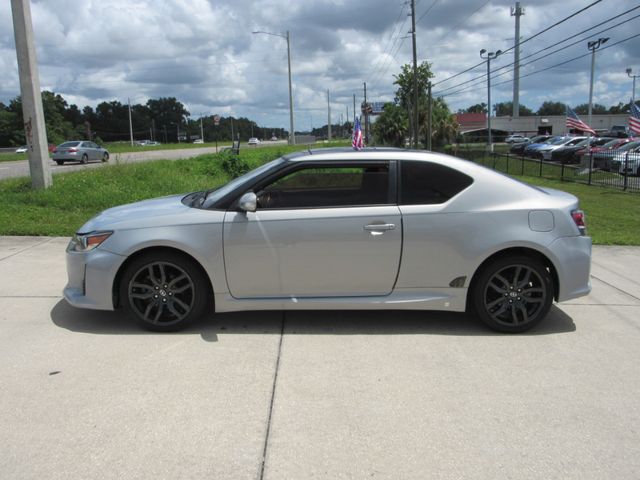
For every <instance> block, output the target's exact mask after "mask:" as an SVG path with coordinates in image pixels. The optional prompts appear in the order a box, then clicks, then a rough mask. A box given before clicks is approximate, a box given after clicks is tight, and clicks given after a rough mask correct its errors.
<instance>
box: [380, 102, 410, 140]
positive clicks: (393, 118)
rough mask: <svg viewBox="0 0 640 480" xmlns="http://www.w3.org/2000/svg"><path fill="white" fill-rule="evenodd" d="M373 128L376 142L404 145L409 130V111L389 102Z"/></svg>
mask: <svg viewBox="0 0 640 480" xmlns="http://www.w3.org/2000/svg"><path fill="white" fill-rule="evenodd" d="M372 128H373V137H374V139H375V141H376V143H381V144H383V145H391V146H394V147H403V146H404V139H405V138H406V136H407V133H408V131H409V121H408V119H407V111H406V110H405V109H404V108H402V107H400V106H397V105H394V104H393V103H387V104H385V106H384V109H383V111H382V113H381V114H380V116H379V117H378V119H377V120H376V122H375V123H374V124H373V127H372Z"/></svg>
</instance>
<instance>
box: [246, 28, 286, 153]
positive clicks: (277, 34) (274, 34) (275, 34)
mask: <svg viewBox="0 0 640 480" xmlns="http://www.w3.org/2000/svg"><path fill="white" fill-rule="evenodd" d="M252 33H254V34H256V33H264V34H265V35H272V36H274V37H281V38H284V39H285V40H286V41H287V67H288V69H289V130H290V132H289V143H290V144H291V145H295V144H296V133H295V130H294V127H293V89H292V87H291V36H290V35H289V30H287V33H286V34H285V35H282V34H281V33H271V32H263V31H261V30H259V31H255V32H252Z"/></svg>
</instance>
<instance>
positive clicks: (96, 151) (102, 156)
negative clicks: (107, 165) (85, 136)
mask: <svg viewBox="0 0 640 480" xmlns="http://www.w3.org/2000/svg"><path fill="white" fill-rule="evenodd" d="M51 158H52V159H53V161H54V162H56V163H57V164H58V165H62V164H63V163H64V162H80V163H87V162H88V161H89V160H99V161H102V162H108V161H109V152H108V151H107V150H106V149H104V148H102V147H101V146H100V145H98V144H97V143H94V142H90V141H87V140H85V141H82V140H73V141H70V142H64V143H61V144H60V145H58V146H57V147H56V148H55V150H54V151H53V154H52V155H51Z"/></svg>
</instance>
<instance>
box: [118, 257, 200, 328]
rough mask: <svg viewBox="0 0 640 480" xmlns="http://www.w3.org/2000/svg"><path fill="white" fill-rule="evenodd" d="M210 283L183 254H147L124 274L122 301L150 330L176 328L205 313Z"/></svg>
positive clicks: (134, 316) (128, 310)
mask: <svg viewBox="0 0 640 480" xmlns="http://www.w3.org/2000/svg"><path fill="white" fill-rule="evenodd" d="M207 285H208V281H207V279H206V278H205V277H204V275H203V273H202V272H201V270H200V269H199V268H198V267H197V266H196V265H195V264H194V263H193V262H192V261H191V260H190V259H188V258H186V257H183V256H182V255H178V254H173V253H165V254H162V255H144V256H142V257H139V258H137V259H136V260H134V261H133V262H132V263H131V264H130V265H129V266H128V267H127V269H126V271H125V273H124V275H123V277H122V281H121V283H120V298H121V304H122V306H123V307H124V309H125V310H126V311H127V313H128V314H129V315H130V316H131V317H133V318H134V319H135V320H136V321H137V322H138V323H139V324H140V325H142V326H143V327H144V328H146V329H148V330H153V331H159V332H167V331H176V330H180V329H182V328H184V327H185V326H186V325H188V324H189V323H190V322H191V321H193V320H195V319H197V318H199V317H201V316H202V315H203V313H204V311H205V308H206V306H207V304H208V302H209V298H210V296H209V291H208V288H207V287H206V286H207Z"/></svg>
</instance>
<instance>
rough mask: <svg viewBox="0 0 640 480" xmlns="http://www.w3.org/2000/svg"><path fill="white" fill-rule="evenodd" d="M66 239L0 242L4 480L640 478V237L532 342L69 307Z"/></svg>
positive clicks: (376, 315)
mask: <svg viewBox="0 0 640 480" xmlns="http://www.w3.org/2000/svg"><path fill="white" fill-rule="evenodd" d="M66 243H67V239H65V238H38V237H26V238H25V237H2V238H0V292H1V293H0V378H1V379H2V388H1V389H0V405H1V406H2V408H0V432H2V434H1V435H0V452H1V454H0V472H2V473H1V474H0V476H1V477H2V478H6V479H12V480H13V479H41V478H46V479H65V480H68V479H94V478H95V479H122V478H127V479H129V478H132V479H133V478H135V479H158V478H162V479H173V478H189V479H200V478H207V479H216V480H219V479H233V480H238V479H252V480H255V479H262V478H264V479H295V480H298V479H307V478H320V479H347V478H352V479H364V478H383V479H394V480H395V479H431V478H432V479H482V480H486V479H507V478H511V479H518V480H519V479H552V478H556V479H563V480H565V479H580V480H585V479H616V480H620V479H637V478H638V472H639V471H640V455H638V451H639V447H640V402H639V401H638V399H639V398H640V375H639V367H638V365H640V281H639V279H638V275H637V272H638V271H639V270H640V248H622V247H596V248H595V250H594V260H593V292H592V294H591V295H590V296H588V297H585V298H582V299H579V300H576V301H572V302H569V303H566V304H562V305H560V306H556V307H553V309H552V312H551V315H550V317H549V318H548V319H546V320H545V321H544V322H543V323H542V324H541V325H540V326H539V327H538V328H536V329H535V330H533V331H532V332H530V333H528V334H524V335H515V336H513V335H512V336H510V335H501V334H494V333H492V332H490V331H488V330H486V329H485V328H484V327H483V326H481V325H480V324H479V323H478V322H477V321H476V320H475V319H473V318H471V317H468V316H466V315H462V314H445V313H437V312H430V313H421V312H382V311H380V312H288V313H286V314H284V313H282V312H251V313H236V314H225V315H218V316H214V317H212V318H208V319H205V320H203V321H202V322H200V323H198V324H196V325H193V326H192V327H191V328H189V329H188V330H187V331H185V332H182V333H178V334H152V333H149V332H145V331H141V330H139V329H138V328H137V327H135V326H133V325H131V324H130V323H129V322H127V321H126V320H125V319H124V318H122V316H121V314H120V313H118V312H92V311H83V310H78V309H74V308H72V307H70V306H69V305H67V303H66V302H65V301H64V300H63V299H62V298H61V295H60V292H61V289H62V288H63V286H64V284H65V281H66V273H65V264H64V248H65V245H66Z"/></svg>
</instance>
